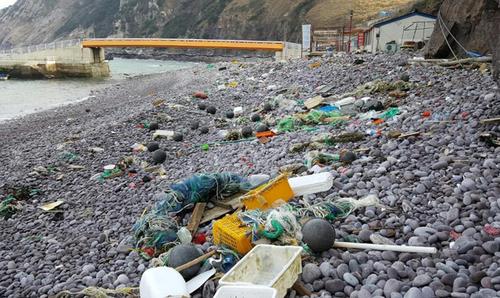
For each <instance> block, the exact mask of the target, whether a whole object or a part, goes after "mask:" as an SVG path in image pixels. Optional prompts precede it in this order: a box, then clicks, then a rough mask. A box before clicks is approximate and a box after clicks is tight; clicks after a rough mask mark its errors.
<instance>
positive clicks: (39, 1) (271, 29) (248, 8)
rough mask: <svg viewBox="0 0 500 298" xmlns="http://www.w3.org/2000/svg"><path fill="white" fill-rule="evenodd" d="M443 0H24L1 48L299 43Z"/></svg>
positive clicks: (3, 30) (6, 21)
mask: <svg viewBox="0 0 500 298" xmlns="http://www.w3.org/2000/svg"><path fill="white" fill-rule="evenodd" d="M439 1H440V0H418V1H417V0H378V1H372V0H350V1H345V0H18V1H17V2H16V4H14V5H13V6H11V7H9V8H7V9H4V10H1V11H0V24H2V26H0V47H11V46H19V45H26V44H39V43H44V42H50V41H53V40H57V39H67V38H72V37H75V38H79V37H84V36H95V37H107V36H129V37H191V38H245V39H273V40H282V39H285V38H286V39H287V40H289V41H299V38H300V30H301V28H300V25H301V24H303V23H311V24H313V26H315V27H334V26H342V25H344V24H346V23H347V21H348V19H347V15H348V12H349V10H351V9H352V10H353V11H354V22H355V23H357V22H362V21H365V20H369V19H371V18H374V17H376V16H377V15H378V13H379V12H381V11H389V12H391V11H392V12H396V11H398V10H401V9H410V7H411V6H412V5H414V4H415V3H416V2H418V5H420V6H422V5H423V6H426V5H427V3H434V2H439Z"/></svg>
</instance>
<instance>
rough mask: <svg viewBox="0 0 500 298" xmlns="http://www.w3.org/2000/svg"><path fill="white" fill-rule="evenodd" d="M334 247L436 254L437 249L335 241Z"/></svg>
mask: <svg viewBox="0 0 500 298" xmlns="http://www.w3.org/2000/svg"><path fill="white" fill-rule="evenodd" d="M333 247H337V248H354V249H370V250H388V251H397V252H414V253H427V254H435V253H437V249H436V248H435V247H424V246H405V245H387V244H372V243H354V242H338V241H335V243H334V244H333Z"/></svg>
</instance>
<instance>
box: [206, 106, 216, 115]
mask: <svg viewBox="0 0 500 298" xmlns="http://www.w3.org/2000/svg"><path fill="white" fill-rule="evenodd" d="M207 113H209V114H212V115H214V114H215V113H217V108H216V107H214V106H209V107H207Z"/></svg>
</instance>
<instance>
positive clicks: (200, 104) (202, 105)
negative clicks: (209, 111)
mask: <svg viewBox="0 0 500 298" xmlns="http://www.w3.org/2000/svg"><path fill="white" fill-rule="evenodd" d="M206 108H207V105H206V104H204V103H199V104H198V109H200V110H202V111H203V110H205V109H206Z"/></svg>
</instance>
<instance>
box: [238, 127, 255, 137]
mask: <svg viewBox="0 0 500 298" xmlns="http://www.w3.org/2000/svg"><path fill="white" fill-rule="evenodd" d="M241 135H242V136H243V137H244V138H249V137H251V136H253V130H252V128H251V127H250V126H245V127H243V128H242V129H241Z"/></svg>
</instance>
